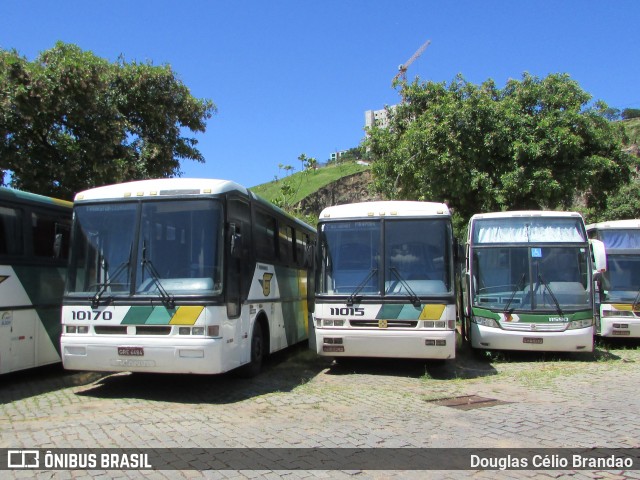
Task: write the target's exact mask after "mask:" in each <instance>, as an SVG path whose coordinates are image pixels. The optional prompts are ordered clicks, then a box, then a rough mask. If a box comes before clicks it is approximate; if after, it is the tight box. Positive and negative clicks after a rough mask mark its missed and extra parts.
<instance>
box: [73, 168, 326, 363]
mask: <svg viewBox="0 0 640 480" xmlns="http://www.w3.org/2000/svg"><path fill="white" fill-rule="evenodd" d="M314 242H315V230H314V229H312V228H311V227H309V226H308V225H306V224H304V223H303V222H301V221H299V220H297V219H295V218H293V217H292V216H289V215H287V214H286V213H285V212H283V211H282V210H280V209H279V208H277V207H275V206H273V205H271V204H270V203H268V202H266V201H264V200H262V199H260V198H259V197H257V196H256V195H254V194H253V193H251V192H250V191H249V190H247V189H246V188H244V187H242V186H240V185H238V184H236V183H234V182H230V181H226V180H207V179H185V178H174V179H160V180H143V181H137V182H130V183H123V184H118V185H112V186H105V187H99V188H94V189H92V190H87V191H84V192H81V193H79V194H77V195H76V198H75V202H74V221H73V232H72V246H71V257H70V264H69V272H68V277H67V284H66V289H65V296H64V305H63V310H62V325H63V331H62V339H61V346H62V360H63V363H64V366H65V368H67V369H72V370H94V371H132V372H164V373H197V374H215V373H222V372H226V371H229V370H232V369H235V368H238V367H241V370H240V371H241V372H244V373H245V374H247V375H254V374H256V373H257V372H258V371H259V369H260V366H261V364H262V361H263V358H264V357H265V355H267V354H268V353H271V352H275V351H277V350H281V349H283V348H285V347H288V346H290V345H293V344H296V343H298V342H300V341H303V340H305V339H307V338H308V331H309V310H310V309H311V307H312V305H313V291H312V288H311V286H310V285H311V284H310V282H311V280H312V278H313V269H312V266H313V256H312V253H311V252H312V247H313V244H314Z"/></svg>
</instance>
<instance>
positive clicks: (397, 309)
mask: <svg viewBox="0 0 640 480" xmlns="http://www.w3.org/2000/svg"><path fill="white" fill-rule="evenodd" d="M454 254H455V249H454V240H453V232H452V226H451V215H450V212H449V209H448V208H447V206H446V205H445V204H442V203H432V202H412V201H388V202H364V203H355V204H349V205H340V206H335V207H329V208H326V209H324V210H323V211H322V213H321V214H320V220H319V224H318V278H317V280H316V287H317V288H316V310H315V322H314V326H315V343H316V351H317V353H318V354H319V355H325V356H333V357H390V358H420V359H449V358H454V357H455V347H456V330H455V328H456V289H455V281H454V263H455V262H454Z"/></svg>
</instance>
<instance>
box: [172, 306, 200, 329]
mask: <svg viewBox="0 0 640 480" xmlns="http://www.w3.org/2000/svg"><path fill="white" fill-rule="evenodd" d="M203 310H204V307H202V306H192V307H178V310H176V313H175V315H174V316H173V317H171V321H170V322H169V324H170V325H193V324H194V323H196V320H197V319H198V317H199V316H200V314H201V313H202V311H203Z"/></svg>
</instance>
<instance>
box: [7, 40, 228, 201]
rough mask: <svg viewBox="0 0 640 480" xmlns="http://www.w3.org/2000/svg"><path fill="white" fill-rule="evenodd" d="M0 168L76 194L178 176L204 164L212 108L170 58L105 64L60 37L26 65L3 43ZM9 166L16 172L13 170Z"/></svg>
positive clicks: (48, 189)
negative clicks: (203, 142)
mask: <svg viewBox="0 0 640 480" xmlns="http://www.w3.org/2000/svg"><path fill="white" fill-rule="evenodd" d="M0 86H1V87H0V172H1V174H2V178H1V179H2V183H3V184H9V185H10V186H12V187H15V188H19V189H23V190H27V191H31V192H34V193H40V194H43V195H49V196H53V197H58V198H66V199H71V198H72V197H73V195H74V194H75V192H77V191H80V190H83V189H86V188H90V187H94V186H98V185H104V184H109V183H117V182H122V181H127V180H138V179H143V178H150V177H172V176H177V175H180V174H181V171H180V161H181V160H194V161H197V162H204V158H203V156H202V154H201V153H200V152H199V150H198V149H197V148H196V145H197V143H198V142H197V140H196V139H195V138H192V137H188V136H186V135H185V133H187V130H189V131H191V132H204V131H205V128H206V120H207V119H209V118H211V116H212V115H213V114H214V113H215V111H216V107H215V105H214V104H213V102H212V101H211V100H207V99H197V98H194V97H193V96H192V95H191V93H190V91H189V89H188V88H187V87H186V86H185V85H184V84H183V83H182V81H180V80H179V79H178V78H177V76H176V74H175V73H174V72H173V71H172V69H171V67H170V66H169V65H162V66H154V65H152V64H151V63H149V62H148V63H137V62H129V63H128V62H125V60H124V59H123V58H119V59H118V60H117V61H116V62H108V61H107V60H105V59H102V58H99V57H97V56H95V55H94V54H93V53H91V52H88V51H83V50H81V49H80V48H79V47H78V46H76V45H71V44H65V43H61V42H59V43H57V44H56V45H55V47H54V48H52V49H50V50H47V51H44V52H42V53H41V54H40V55H38V57H37V58H36V59H35V60H34V61H33V62H29V61H27V60H26V59H25V58H24V57H21V56H20V55H19V54H18V53H17V52H16V51H15V50H12V51H8V50H1V49H0ZM9 173H10V176H9Z"/></svg>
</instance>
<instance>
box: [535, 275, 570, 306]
mask: <svg viewBox="0 0 640 480" xmlns="http://www.w3.org/2000/svg"><path fill="white" fill-rule="evenodd" d="M538 280H539V281H540V283H542V285H544V287H545V288H546V289H547V292H549V295H550V296H551V298H552V299H553V303H555V305H556V309H557V310H558V314H559V315H560V316H561V317H562V316H564V314H563V313H562V309H561V308H560V304H559V303H558V299H557V298H556V296H555V295H554V293H553V291H552V290H551V287H549V284H548V283H547V282H545V281H544V278H542V274H540V273H538Z"/></svg>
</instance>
